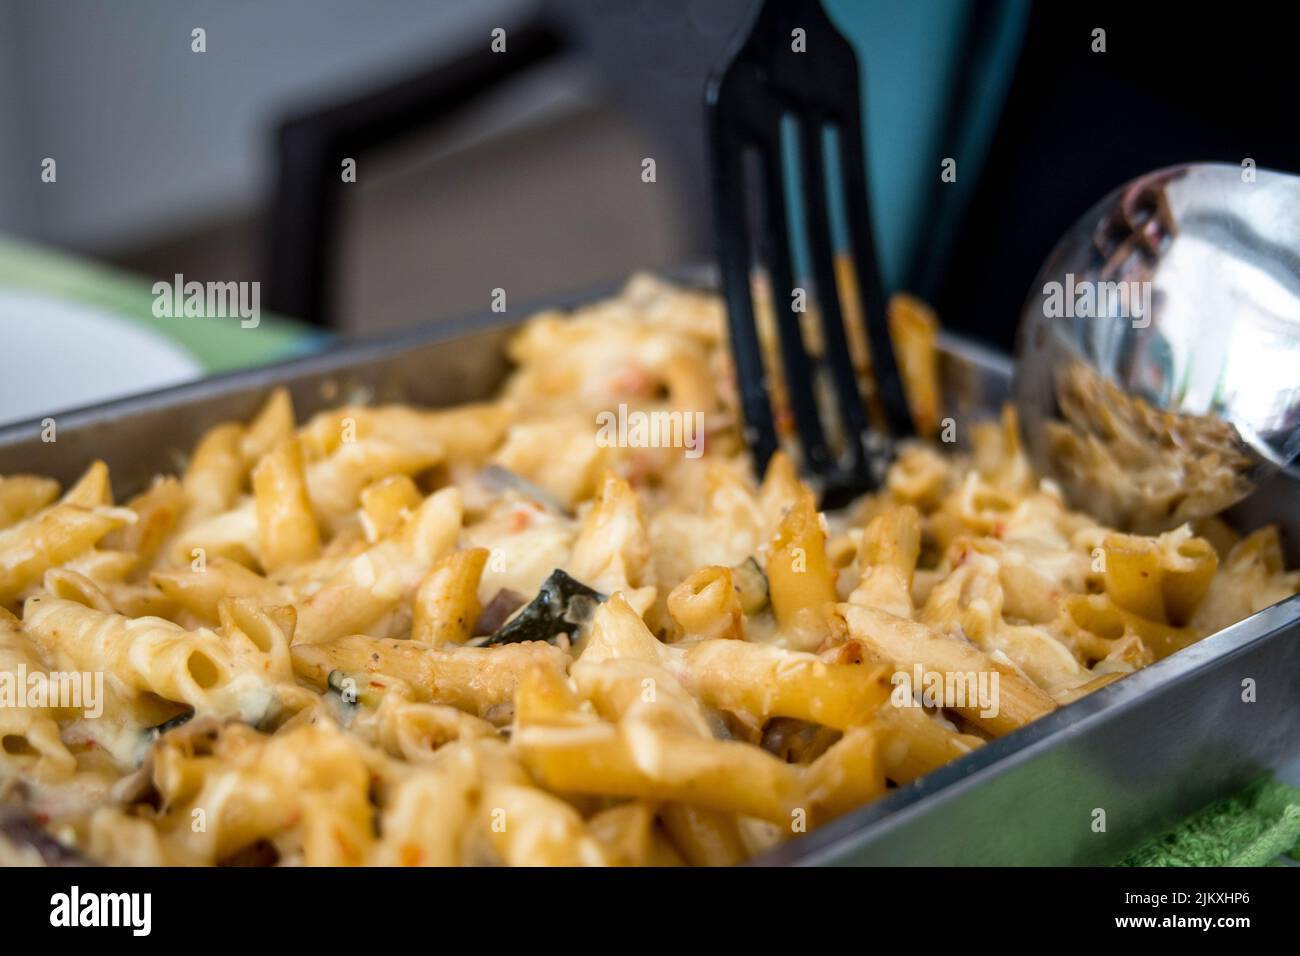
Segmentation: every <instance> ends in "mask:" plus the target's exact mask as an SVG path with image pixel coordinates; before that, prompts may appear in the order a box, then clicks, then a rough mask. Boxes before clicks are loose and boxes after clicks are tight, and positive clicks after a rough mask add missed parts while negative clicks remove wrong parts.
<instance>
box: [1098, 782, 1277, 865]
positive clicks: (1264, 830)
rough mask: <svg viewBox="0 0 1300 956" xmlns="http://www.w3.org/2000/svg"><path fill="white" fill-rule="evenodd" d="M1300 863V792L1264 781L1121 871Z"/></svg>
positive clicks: (1187, 823) (1159, 840) (1145, 847)
mask: <svg viewBox="0 0 1300 956" xmlns="http://www.w3.org/2000/svg"><path fill="white" fill-rule="evenodd" d="M1280 856H1289V857H1291V858H1292V859H1294V860H1296V861H1298V862H1300V790H1297V789H1296V788H1295V787H1292V786H1288V785H1287V784H1285V783H1282V782H1281V781H1280V780H1275V779H1272V778H1263V779H1261V780H1258V781H1256V782H1255V783H1253V784H1251V785H1250V786H1249V787H1247V788H1246V789H1244V790H1241V791H1239V792H1238V793H1234V794H1233V795H1231V796H1229V797H1224V798H1223V799H1221V800H1217V801H1215V802H1214V803H1212V804H1210V805H1209V806H1208V807H1205V808H1204V809H1202V810H1201V811H1199V812H1198V813H1196V814H1194V815H1192V816H1191V817H1189V818H1188V819H1186V820H1184V821H1183V822H1182V823H1181V824H1180V825H1179V826H1178V827H1176V828H1175V829H1174V830H1172V831H1171V832H1169V833H1166V834H1163V835H1161V836H1158V837H1153V838H1152V839H1150V840H1147V841H1146V842H1145V843H1143V844H1142V845H1141V846H1139V847H1138V848H1137V849H1136V850H1134V851H1133V852H1132V853H1130V854H1129V855H1128V856H1127V857H1126V858H1125V859H1124V860H1123V861H1122V862H1121V863H1120V864H1119V865H1120V866H1268V865H1274V864H1279V863H1282V862H1284V861H1280V860H1279V859H1278V858H1279V857H1280Z"/></svg>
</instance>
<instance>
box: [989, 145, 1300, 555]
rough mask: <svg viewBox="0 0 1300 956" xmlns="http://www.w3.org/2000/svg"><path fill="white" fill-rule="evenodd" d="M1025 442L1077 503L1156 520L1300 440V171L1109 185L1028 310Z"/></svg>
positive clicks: (1276, 464)
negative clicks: (1109, 189) (1299, 173)
mask: <svg viewBox="0 0 1300 956" xmlns="http://www.w3.org/2000/svg"><path fill="white" fill-rule="evenodd" d="M1013 389H1014V395H1015V401H1016V406H1017V410H1018V412H1019V416H1020V423H1021V431H1022V434H1023V437H1024V441H1025V447H1026V451H1027V452H1028V454H1029V456H1030V459H1031V461H1032V462H1033V463H1034V465H1035V466H1036V467H1037V468H1038V470H1039V472H1040V474H1043V475H1046V476H1048V477H1050V478H1052V479H1054V480H1055V481H1056V482H1057V483H1058V484H1059V485H1060V486H1061V488H1062V490H1063V491H1064V493H1065V495H1066V497H1067V499H1068V500H1069V501H1070V502H1071V504H1073V505H1074V506H1075V507H1078V508H1080V509H1082V510H1085V511H1087V512H1089V513H1091V514H1092V515H1093V516H1094V517H1096V518H1098V519H1099V520H1101V521H1104V522H1106V523H1108V524H1111V525H1115V526H1118V527H1121V528H1128V529H1130V530H1133V531H1139V532H1144V533H1151V532H1155V531H1161V530H1164V529H1167V528H1171V527H1175V526H1177V525H1179V524H1181V523H1183V522H1185V521H1191V520H1195V519H1197V518H1201V517H1206V516H1208V515H1211V514H1214V513H1217V512H1219V511H1221V510H1223V509H1224V508H1226V507H1227V506H1228V505H1231V504H1233V503H1234V502H1236V501H1239V500H1240V499H1242V498H1244V497H1246V496H1247V495H1248V494H1250V492H1251V491H1252V490H1253V489H1254V488H1255V486H1256V485H1257V484H1258V483H1259V482H1260V481H1262V480H1263V479H1264V478H1266V477H1268V476H1269V475H1271V474H1273V473H1274V472H1276V471H1277V470H1278V469H1280V468H1283V467H1285V466H1286V465H1287V464H1288V463H1289V462H1291V461H1292V459H1294V458H1295V457H1296V455H1297V453H1298V452H1300V178H1297V177H1295V176H1290V175H1286V174H1282V173H1276V172H1270V171H1266V170H1256V169H1254V167H1253V166H1251V167H1249V168H1247V167H1238V166H1230V165H1211V164H1193V165H1186V166H1176V167H1172V168H1169V169H1164V170H1160V171H1158V172H1155V173H1151V174H1149V175H1146V176H1142V177H1139V178H1138V179H1135V180H1133V181H1131V182H1129V183H1127V184H1126V185H1124V186H1122V187H1121V188H1119V189H1117V190H1115V191H1114V192H1113V193H1111V194H1110V195H1109V196H1107V197H1106V198H1105V199H1103V200H1102V201H1101V202H1100V203H1098V204H1097V205H1096V206H1095V207H1093V209H1092V210H1090V211H1089V212H1088V214H1087V215H1085V216H1084V217H1083V218H1082V219H1080V220H1079V222H1078V223H1077V224H1076V225H1075V226H1074V228H1072V229H1071V230H1070V232H1069V233H1067V234H1066V236H1065V238H1064V239H1062V241H1061V242H1060V244H1059V245H1058V246H1057V247H1056V249H1055V250H1054V251H1053V252H1052V254H1051V256H1050V257H1049V258H1048V260H1047V262H1046V264H1045V265H1044V266H1043V268H1042V270H1041V271H1040V272H1039V274H1038V277H1037V279H1036V280H1035V282H1034V285H1033V286H1032V287H1031V290H1030V294H1029V297H1028V299H1027V300H1026V303H1025V307H1024V310H1023V312H1022V314H1021V320H1020V329H1019V333H1018V340H1017V343H1016V373H1015V382H1014V386H1013Z"/></svg>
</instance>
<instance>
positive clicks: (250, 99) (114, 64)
mask: <svg viewBox="0 0 1300 956" xmlns="http://www.w3.org/2000/svg"><path fill="white" fill-rule="evenodd" d="M532 6H533V3H532V2H531V0H275V2H274V3H264V2H260V0H111V2H110V0H0V229H5V230H8V231H16V232H21V233H22V234H24V235H26V236H29V237H34V238H40V239H44V240H47V241H51V242H55V243H60V244H68V245H72V246H75V247H79V248H84V249H89V250H94V249H96V248H99V247H103V246H107V245H121V244H129V243H130V242H132V241H133V240H134V239H136V238H137V237H145V236H148V235H149V234H152V233H156V232H163V233H169V232H174V231H178V230H180V229H182V228H184V227H185V226H187V225H189V224H190V223H192V222H197V221H200V220H202V219H205V218H207V217H209V216H211V215H213V214H214V213H217V214H220V213H222V212H226V211H242V210H244V209H247V208H250V207H252V206H253V205H255V204H256V203H257V202H258V201H259V200H260V199H262V198H263V197H264V195H265V193H266V191H267V190H268V189H269V188H270V185H271V184H270V182H269V181H268V177H269V176H270V175H272V173H273V169H274V164H273V163H272V162H271V138H270V134H271V130H272V129H273V128H274V124H275V122H276V121H277V120H278V119H279V118H280V117H282V116H283V115H285V114H286V112H291V111H293V110H294V109H296V108H299V107H302V106H304V105H306V106H309V107H310V106H312V105H314V104H315V103H316V102H318V101H320V100H324V101H328V100H330V99H332V98H336V97H339V96H349V95H353V94H356V93H359V92H362V91H364V90H365V89H366V88H367V87H368V86H370V85H373V84H375V83H382V82H385V81H386V80H388V79H389V78H390V77H394V76H399V75H401V74H402V73H404V72H408V71H411V70H414V69H418V68H419V67H420V66H421V65H428V64H431V63H434V62H436V61H437V60H438V58H439V56H440V55H445V53H446V51H449V50H451V49H453V48H456V47H458V46H459V44H460V43H462V42H465V41H466V40H468V39H469V38H472V37H474V36H475V35H478V34H481V35H482V36H483V37H484V42H485V43H486V42H487V40H488V32H489V31H490V30H491V28H492V27H494V26H506V27H508V26H509V25H510V24H511V23H512V22H516V19H517V17H519V16H520V15H521V14H523V13H525V12H526V11H527V10H528V9H529V8H530V7H532ZM196 26H201V27H203V28H205V29H206V30H207V52H206V53H203V54H197V53H194V52H192V51H191V49H190V42H191V41H190V31H191V30H192V29H193V28H194V27H196ZM45 156H52V157H54V158H55V159H56V160H57V162H58V182H57V184H56V185H54V186H50V185H46V184H42V183H41V182H40V178H39V174H40V162H41V159H42V158H43V157H45Z"/></svg>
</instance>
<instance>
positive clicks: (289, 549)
mask: <svg viewBox="0 0 1300 956" xmlns="http://www.w3.org/2000/svg"><path fill="white" fill-rule="evenodd" d="M253 499H254V501H255V502H256V507H257V536H258V545H259V557H260V558H261V562H262V566H263V567H264V568H266V570H268V571H275V570H277V569H279V568H282V567H284V566H285V565H286V564H297V563H299V562H302V561H309V560H311V559H312V558H314V557H315V556H316V555H317V554H318V553H319V552H320V529H319V528H317V527H316V518H315V515H313V514H312V506H311V501H310V499H309V498H308V495H307V480H306V475H305V474H304V472H303V462H302V446H301V445H300V444H299V443H298V442H297V441H296V440H294V439H289V440H287V441H284V442H282V443H280V445H278V446H277V447H276V448H275V450H274V451H272V452H270V453H269V454H267V455H265V456H263V458H262V460H261V461H259V462H258V463H257V467H255V468H254V469H253Z"/></svg>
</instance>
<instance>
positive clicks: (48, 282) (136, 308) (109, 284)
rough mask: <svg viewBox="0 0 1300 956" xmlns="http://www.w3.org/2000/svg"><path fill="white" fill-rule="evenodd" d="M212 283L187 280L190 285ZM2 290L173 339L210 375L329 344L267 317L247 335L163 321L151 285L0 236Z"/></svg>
mask: <svg viewBox="0 0 1300 956" xmlns="http://www.w3.org/2000/svg"><path fill="white" fill-rule="evenodd" d="M167 278H168V279H169V280H170V279H171V277H170V276H168V277H167ZM208 278H211V277H210V276H187V277H186V279H187V281H188V280H189V279H201V280H202V279H208ZM0 287H8V288H12V289H27V290H31V291H33V292H41V293H45V294H47V295H51V296H55V297H57V298H61V299H67V300H68V301H71V302H80V303H82V304H84V305H88V306H91V307H95V308H98V309H102V310H103V311H106V312H111V313H113V314H114V315H117V316H120V317H122V318H124V319H127V320H129V321H131V322H133V323H135V324H137V325H141V326H143V327H145V328H149V329H152V330H153V331H155V332H158V333H161V334H162V335H163V336H165V337H166V338H168V339H171V340H172V341H173V342H175V343H176V344H178V345H180V346H181V347H182V348H184V349H185V350H186V351H187V352H189V353H190V354H191V355H193V356H194V358H195V359H196V360H197V361H198V362H199V364H200V365H202V366H203V369H204V371H206V372H208V373H215V372H227V371H231V370H233V369H238V368H246V367H248V366H250V365H262V364H265V363H267V362H274V361H278V360H280V359H285V358H290V357H292V356H294V355H300V354H302V353H304V352H308V351H311V350H313V349H315V348H318V347H319V346H320V345H322V344H323V343H324V342H325V341H326V336H325V335H324V333H322V332H320V331H318V330H316V329H314V328H312V327H311V326H307V325H304V324H302V323H300V322H296V321H294V320H292V319H286V318H283V317H281V316H275V315H271V314H269V313H267V312H263V313H262V315H261V322H260V323H259V324H258V325H257V327H256V328H247V329H245V328H241V327H240V325H239V323H238V322H237V321H234V322H232V321H222V320H215V319H203V318H194V317H188V318H187V317H184V316H180V317H174V318H173V317H166V318H159V317H157V316H155V315H154V314H153V303H154V294H153V285H152V283H150V282H149V280H148V279H145V278H143V277H141V276H138V275H134V274H132V273H129V272H123V271H120V270H118V269H114V268H112V267H110V266H104V265H100V264H97V263H94V262H89V261H87V260H85V259H80V258H78V257H76V256H72V255H68V254H67V253H63V252H58V251H56V250H53V249H48V248H44V247H41V246H36V245H33V244H31V243H28V242H25V241H22V240H17V239H12V238H8V237H4V236H0Z"/></svg>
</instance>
